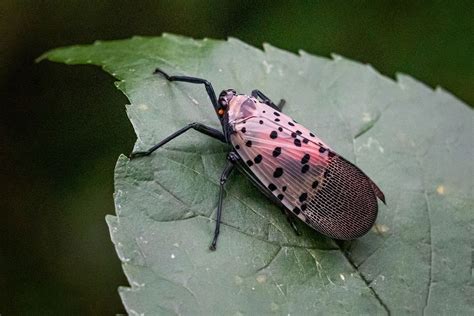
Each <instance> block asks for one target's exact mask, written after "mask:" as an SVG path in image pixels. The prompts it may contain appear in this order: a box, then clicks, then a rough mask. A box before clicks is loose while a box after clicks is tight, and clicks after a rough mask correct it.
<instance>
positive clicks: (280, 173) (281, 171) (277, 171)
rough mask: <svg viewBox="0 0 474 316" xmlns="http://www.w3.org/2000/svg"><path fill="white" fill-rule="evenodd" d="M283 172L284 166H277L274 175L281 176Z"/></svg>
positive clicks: (275, 176)
mask: <svg viewBox="0 0 474 316" xmlns="http://www.w3.org/2000/svg"><path fill="white" fill-rule="evenodd" d="M282 174H283V168H281V167H277V168H276V169H275V171H274V172H273V177H274V178H279V177H281V176H282Z"/></svg>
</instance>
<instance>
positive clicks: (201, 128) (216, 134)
mask: <svg viewBox="0 0 474 316" xmlns="http://www.w3.org/2000/svg"><path fill="white" fill-rule="evenodd" d="M191 128H192V129H195V130H196V131H198V132H200V133H203V134H206V135H208V136H211V137H213V138H216V139H218V140H220V141H221V142H224V143H225V142H226V140H225V136H224V134H222V132H220V131H218V130H217V129H215V128H212V127H209V126H206V125H203V124H201V123H196V122H194V123H191V124H188V125H186V126H185V127H183V128H182V129H180V130H178V131H176V132H174V133H173V134H171V135H170V136H168V137H166V138H165V139H163V140H162V141H161V142H159V143H158V144H156V145H155V146H153V147H151V148H150V149H148V150H147V151H136V152H133V153H131V154H130V159H133V158H137V157H142V156H148V155H150V154H151V153H152V152H154V151H155V150H157V149H158V148H160V147H161V146H163V145H164V144H166V143H167V142H169V141H170V140H173V139H174V138H176V137H178V136H179V135H181V134H183V133H184V132H186V131H187V130H189V129H191Z"/></svg>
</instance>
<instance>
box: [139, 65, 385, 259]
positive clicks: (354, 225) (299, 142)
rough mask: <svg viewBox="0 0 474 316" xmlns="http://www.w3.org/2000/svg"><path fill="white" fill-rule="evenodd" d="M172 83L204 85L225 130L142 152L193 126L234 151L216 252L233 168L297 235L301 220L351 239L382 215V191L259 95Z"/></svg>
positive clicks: (175, 78) (190, 79) (223, 178)
mask: <svg viewBox="0 0 474 316" xmlns="http://www.w3.org/2000/svg"><path fill="white" fill-rule="evenodd" d="M155 73H160V74H162V75H163V76H165V78H166V79H168V80H169V81H184V82H190V83H201V84H204V85H205V87H206V90H207V92H208V95H209V98H210V99H211V102H212V104H213V106H214V108H215V111H216V113H217V116H218V118H219V120H220V122H221V125H222V132H221V131H218V130H216V129H214V128H211V127H207V126H204V125H202V124H199V123H192V124H189V125H188V126H186V127H184V128H182V129H181V130H179V131H177V132H175V133H173V134H171V135H170V136H168V137H167V138H165V139H164V140H163V141H161V142H160V143H158V144H157V145H155V146H153V147H152V148H150V149H149V150H147V151H145V152H134V153H132V154H131V158H135V157H138V156H144V155H149V154H151V153H152V152H153V151H155V150H156V149H158V148H159V147H161V146H162V145H164V144H166V143H167V142H168V141H170V140H172V139H173V138H175V137H177V136H179V135H181V134H182V133H184V132H185V131H187V130H189V129H191V128H193V129H195V130H197V131H200V132H202V133H204V134H206V135H209V136H211V137H214V138H216V139H218V140H220V141H222V142H225V143H228V144H230V145H232V149H231V151H230V153H229V155H228V162H227V165H226V166H225V168H224V170H223V172H222V175H221V181H220V193H219V203H218V210H217V218H216V229H215V233H214V239H213V241H212V243H211V246H210V249H211V250H215V247H216V243H217V237H218V235H219V227H220V221H221V214H222V205H223V194H224V189H223V188H224V184H225V182H226V181H227V178H228V177H229V175H230V173H231V172H232V170H233V169H234V167H235V166H237V167H238V169H239V170H241V171H242V172H243V173H244V174H246V175H247V176H248V177H249V178H250V180H251V181H252V182H253V183H254V184H255V185H256V186H257V187H258V188H259V189H260V190H261V191H262V192H263V193H264V194H265V195H266V196H267V197H269V198H270V199H271V200H272V201H273V202H275V203H276V204H277V205H279V206H280V207H281V208H282V209H283V210H284V211H285V212H286V213H287V216H288V219H289V221H290V223H291V224H292V226H293V228H295V229H296V226H294V223H293V221H292V217H294V216H296V217H298V218H300V219H301V220H303V221H304V222H305V223H306V224H308V225H309V226H310V227H312V228H314V229H315V230H317V231H318V232H320V233H322V234H324V235H326V236H329V237H331V238H335V239H341V240H351V239H355V238H358V237H360V236H362V235H364V234H365V233H367V232H368V231H369V229H370V228H371V227H372V225H373V223H374V221H375V219H376V217H377V210H378V205H377V197H378V198H379V199H381V200H382V201H383V202H384V203H385V198H384V195H383V193H382V191H381V190H380V189H379V188H378V187H377V186H376V185H375V184H374V183H373V182H372V180H370V178H369V177H367V176H366V175H365V174H364V173H363V172H362V171H361V170H360V169H359V168H358V167H356V166H355V165H353V164H352V163H350V162H349V161H347V160H346V159H344V158H343V157H341V156H340V155H338V154H337V153H335V152H334V151H333V150H332V149H331V148H330V147H329V146H328V145H327V144H325V143H324V142H323V141H322V140H321V139H319V138H318V137H317V136H316V135H315V134H313V133H312V132H310V131H309V130H308V129H307V128H305V127H304V126H302V125H300V124H298V123H297V122H295V121H294V120H293V119H291V118H290V117H289V116H287V115H285V114H283V113H282V112H281V108H282V107H283V104H284V101H283V100H282V101H281V102H280V104H279V105H275V104H274V103H273V102H272V101H271V100H270V99H269V98H267V97H266V96H265V95H264V94H263V93H262V92H260V91H259V90H254V91H252V94H251V96H247V95H242V94H237V93H236V91H235V90H233V89H228V90H224V91H222V92H221V94H220V95H219V98H216V96H215V93H214V89H213V88H212V85H211V84H210V83H209V82H208V81H206V80H203V79H200V78H193V77H186V76H168V75H167V74H166V73H164V72H163V71H161V70H159V69H157V70H156V71H155Z"/></svg>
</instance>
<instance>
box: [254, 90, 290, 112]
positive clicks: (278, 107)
mask: <svg viewBox="0 0 474 316" xmlns="http://www.w3.org/2000/svg"><path fill="white" fill-rule="evenodd" d="M252 97H254V98H260V99H261V100H262V101H263V102H264V103H265V104H266V105H268V106H271V107H272V108H274V109H275V110H277V111H280V112H281V110H282V109H283V106H284V105H285V100H283V99H281V100H280V103H278V105H276V104H275V103H273V101H272V100H270V98H268V97H267V96H266V95H264V94H263V93H262V91H260V90H257V89H255V90H253V91H252Z"/></svg>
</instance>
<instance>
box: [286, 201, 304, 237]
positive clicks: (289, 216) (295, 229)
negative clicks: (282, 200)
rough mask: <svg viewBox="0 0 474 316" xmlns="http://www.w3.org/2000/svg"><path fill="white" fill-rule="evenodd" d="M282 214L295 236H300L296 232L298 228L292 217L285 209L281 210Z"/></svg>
mask: <svg viewBox="0 0 474 316" xmlns="http://www.w3.org/2000/svg"><path fill="white" fill-rule="evenodd" d="M283 212H284V213H285V215H286V219H287V220H288V223H290V226H291V228H293V230H294V231H295V234H296V235H298V236H301V233H300V231H299V230H298V227H296V223H295V218H294V215H293V214H291V213H290V212H288V210H287V209H286V208H284V209H283Z"/></svg>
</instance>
